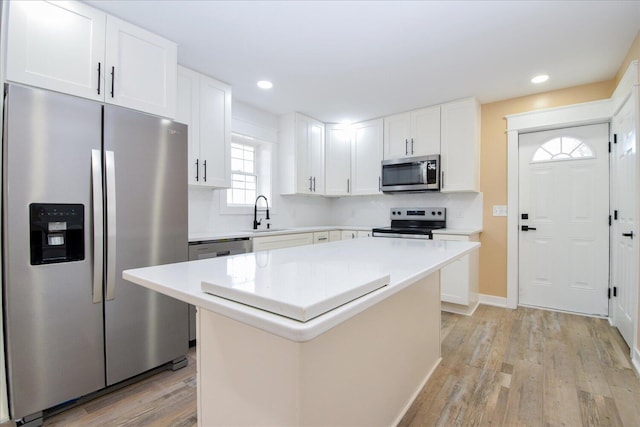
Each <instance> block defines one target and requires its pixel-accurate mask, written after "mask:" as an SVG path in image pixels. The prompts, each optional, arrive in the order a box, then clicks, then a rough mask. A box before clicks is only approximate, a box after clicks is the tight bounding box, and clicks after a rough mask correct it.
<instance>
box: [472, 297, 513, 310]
mask: <svg viewBox="0 0 640 427" xmlns="http://www.w3.org/2000/svg"><path fill="white" fill-rule="evenodd" d="M478 299H479V301H480V304H484V305H493V306H495V307H502V308H507V299H506V298H505V297H496V296H493V295H484V294H480V295H478Z"/></svg>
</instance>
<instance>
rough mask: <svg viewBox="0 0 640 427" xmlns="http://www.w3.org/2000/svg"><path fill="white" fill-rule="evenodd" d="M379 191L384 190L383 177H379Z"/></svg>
mask: <svg viewBox="0 0 640 427" xmlns="http://www.w3.org/2000/svg"><path fill="white" fill-rule="evenodd" d="M378 191H382V177H378Z"/></svg>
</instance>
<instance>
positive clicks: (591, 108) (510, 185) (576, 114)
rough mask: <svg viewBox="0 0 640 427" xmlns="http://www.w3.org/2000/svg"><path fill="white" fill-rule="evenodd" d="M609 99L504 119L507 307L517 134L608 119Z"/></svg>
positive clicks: (513, 257) (511, 296)
mask: <svg viewBox="0 0 640 427" xmlns="http://www.w3.org/2000/svg"><path fill="white" fill-rule="evenodd" d="M612 110H613V108H612V102H611V99H608V100H603V101H593V102H586V103H582V104H575V105H568V106H564V107H558V108H551V109H547V110H539V111H532V112H527V113H521V114H512V115H509V116H507V117H506V119H507V307H508V308H516V307H517V306H518V286H519V285H518V277H519V268H518V262H519V254H518V239H519V233H518V231H519V228H518V224H519V221H518V209H519V206H520V205H519V203H520V199H519V196H518V192H519V188H518V181H519V178H518V177H519V174H520V171H519V151H520V144H519V140H520V134H523V133H530V132H538V131H544V130H552V129H557V128H563V127H572V126H581V125H592V124H598V123H609V122H610V121H611V117H612V116H613V114H612Z"/></svg>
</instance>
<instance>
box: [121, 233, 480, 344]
mask: <svg viewBox="0 0 640 427" xmlns="http://www.w3.org/2000/svg"><path fill="white" fill-rule="evenodd" d="M465 243H467V244H468V247H467V249H465V250H462V251H460V252H459V253H457V254H455V255H454V256H452V257H451V258H448V259H447V260H445V261H442V262H438V263H436V264H433V265H431V266H429V267H427V268H424V269H421V270H420V271H419V272H418V273H416V274H414V275H411V276H409V277H407V278H404V279H403V280H400V281H398V282H396V283H394V284H391V285H389V286H384V287H382V288H380V289H377V290H375V291H373V292H371V293H369V294H366V295H364V296H362V297H360V298H358V299H356V300H353V301H351V302H348V303H346V304H344V305H342V306H340V307H337V308H335V309H333V310H331V311H330V312H328V313H325V314H323V315H321V316H318V317H316V318H315V319H311V320H309V321H307V322H304V323H303V322H298V321H295V320H292V319H288V318H286V317H283V316H280V315H277V314H273V313H269V312H266V311H263V310H260V309H257V308H253V307H250V306H247V305H243V304H240V303H237V302H234V301H230V300H226V299H224V298H220V297H216V296H214V295H210V294H205V293H202V295H200V294H198V295H197V296H196V295H194V294H192V293H190V292H185V291H182V290H180V289H178V287H176V286H167V285H164V284H161V283H158V282H152V281H150V280H146V279H144V278H141V277H139V276H136V275H134V274H131V271H132V270H125V271H124V272H123V274H122V276H123V278H124V279H125V280H128V281H130V282H133V283H136V284H138V285H141V286H143V287H146V288H148V289H151V290H154V291H158V292H160V293H162V294H165V295H168V296H170V297H173V298H176V299H178V300H180V301H184V302H186V303H189V304H193V305H195V306H197V307H201V308H203V309H206V310H209V311H212V312H215V313H218V314H220V315H223V316H225V317H228V318H230V319H233V320H236V321H238V322H241V323H244V324H246V325H249V326H253V327H255V328H258V329H260V330H263V331H265V332H269V333H271V334H274V335H277V336H280V337H282V338H285V339H288V340H290V341H294V342H306V341H310V340H312V339H314V338H316V337H318V336H319V335H321V334H323V333H325V332H327V331H328V330H330V329H332V328H334V327H335V326H337V325H339V324H341V323H342V322H344V321H346V320H348V319H350V318H352V317H353V316H355V315H357V314H359V313H361V312H362V311H364V310H366V309H367V308H369V307H371V306H373V305H375V304H377V303H378V302H380V301H382V300H384V299H386V298H389V297H390V296H392V295H394V294H396V293H398V292H400V291H402V290H403V289H405V288H407V287H408V286H410V285H412V284H414V283H415V282H417V281H418V280H421V279H423V278H425V277H426V276H428V275H430V274H432V273H434V272H436V271H438V270H440V269H441V268H442V267H444V266H446V265H448V264H450V263H452V262H454V261H455V260H457V259H459V258H462V257H464V256H465V255H467V254H469V253H471V252H473V251H475V250H477V249H478V248H479V247H480V243H478V242H465ZM151 268H153V267H151Z"/></svg>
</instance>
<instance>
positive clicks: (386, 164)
mask: <svg viewBox="0 0 640 427" xmlns="http://www.w3.org/2000/svg"><path fill="white" fill-rule="evenodd" d="M439 178H440V156H439V155H434V156H423V157H410V158H403V159H393V160H384V161H383V162H382V191H383V192H404V191H438V190H440V179H439Z"/></svg>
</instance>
